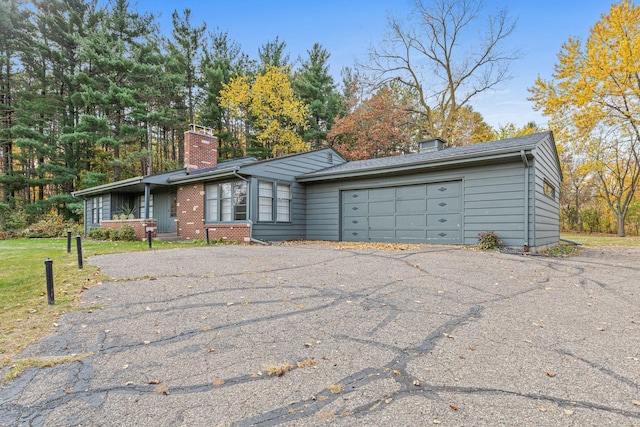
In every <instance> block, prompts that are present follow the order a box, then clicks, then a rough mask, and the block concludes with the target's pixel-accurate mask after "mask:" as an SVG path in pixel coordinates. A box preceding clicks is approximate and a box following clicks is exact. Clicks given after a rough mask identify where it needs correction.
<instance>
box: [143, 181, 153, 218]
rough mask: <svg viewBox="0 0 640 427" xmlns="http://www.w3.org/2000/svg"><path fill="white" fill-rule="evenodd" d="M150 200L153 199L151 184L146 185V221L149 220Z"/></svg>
mask: <svg viewBox="0 0 640 427" xmlns="http://www.w3.org/2000/svg"><path fill="white" fill-rule="evenodd" d="M149 199H151V184H149V183H148V182H146V183H145V184H144V219H149V201H150V200H149Z"/></svg>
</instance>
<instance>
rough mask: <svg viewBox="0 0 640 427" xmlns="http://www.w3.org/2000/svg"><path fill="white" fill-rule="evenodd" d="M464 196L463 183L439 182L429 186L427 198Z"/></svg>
mask: <svg viewBox="0 0 640 427" xmlns="http://www.w3.org/2000/svg"><path fill="white" fill-rule="evenodd" d="M460 194H462V182H461V181H450V182H438V183H434V184H428V185H427V196H428V197H429V198H438V197H451V196H459V195H460Z"/></svg>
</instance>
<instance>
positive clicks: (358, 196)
mask: <svg viewBox="0 0 640 427" xmlns="http://www.w3.org/2000/svg"><path fill="white" fill-rule="evenodd" d="M368 196H369V192H368V191H367V190H352V191H346V192H345V193H344V202H345V203H349V202H353V203H355V202H366V201H367V199H368V198H369V197H368Z"/></svg>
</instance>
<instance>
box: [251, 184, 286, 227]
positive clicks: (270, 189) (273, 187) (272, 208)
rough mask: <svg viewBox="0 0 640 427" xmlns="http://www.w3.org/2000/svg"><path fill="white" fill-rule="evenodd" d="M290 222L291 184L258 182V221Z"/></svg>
mask: <svg viewBox="0 0 640 427" xmlns="http://www.w3.org/2000/svg"><path fill="white" fill-rule="evenodd" d="M274 219H275V221H276V222H291V186H290V185H288V184H276V183H274V182H271V181H259V182H258V221H260V222H273V221H274Z"/></svg>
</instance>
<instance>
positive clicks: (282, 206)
mask: <svg viewBox="0 0 640 427" xmlns="http://www.w3.org/2000/svg"><path fill="white" fill-rule="evenodd" d="M276 187H277V189H278V200H277V203H276V221H277V222H291V186H290V185H284V184H278V185H277V186H276Z"/></svg>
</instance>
